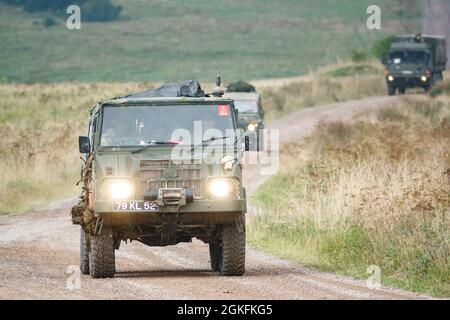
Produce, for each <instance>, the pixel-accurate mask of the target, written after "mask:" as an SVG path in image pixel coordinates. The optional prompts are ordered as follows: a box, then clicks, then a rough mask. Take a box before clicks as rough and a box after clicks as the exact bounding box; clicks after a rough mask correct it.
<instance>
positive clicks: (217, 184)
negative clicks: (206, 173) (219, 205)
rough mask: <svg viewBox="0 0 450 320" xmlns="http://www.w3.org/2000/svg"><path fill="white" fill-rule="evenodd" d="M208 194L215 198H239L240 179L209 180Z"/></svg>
mask: <svg viewBox="0 0 450 320" xmlns="http://www.w3.org/2000/svg"><path fill="white" fill-rule="evenodd" d="M208 194H209V195H210V196H211V197H213V198H222V199H224V198H238V197H239V181H238V180H237V179H233V178H232V179H230V178H213V179H210V180H209V182H208Z"/></svg>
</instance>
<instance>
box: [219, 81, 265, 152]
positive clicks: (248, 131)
mask: <svg viewBox="0 0 450 320" xmlns="http://www.w3.org/2000/svg"><path fill="white" fill-rule="evenodd" d="M224 97H227V98H229V99H232V100H234V104H235V106H236V108H237V109H238V111H239V115H238V127H239V128H240V129H242V130H244V132H245V135H246V136H248V137H249V139H250V150H254V151H260V150H263V149H264V134H263V133H264V131H263V129H264V109H263V107H262V102H261V95H260V94H259V93H258V92H256V89H255V87H254V86H252V85H251V84H249V83H247V82H243V81H238V82H235V83H231V84H229V85H228V87H227V90H226V92H225V95H224Z"/></svg>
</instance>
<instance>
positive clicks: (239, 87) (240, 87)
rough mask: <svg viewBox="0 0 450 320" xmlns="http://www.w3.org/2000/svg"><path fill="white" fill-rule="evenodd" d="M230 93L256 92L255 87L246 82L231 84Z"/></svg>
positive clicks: (228, 88) (228, 89) (229, 86)
mask: <svg viewBox="0 0 450 320" xmlns="http://www.w3.org/2000/svg"><path fill="white" fill-rule="evenodd" d="M227 91H228V92H256V89H255V87H254V86H253V85H251V84H250V83H248V82H245V81H237V82H233V83H230V84H229V85H228V87H227Z"/></svg>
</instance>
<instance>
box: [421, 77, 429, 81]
mask: <svg viewBox="0 0 450 320" xmlns="http://www.w3.org/2000/svg"><path fill="white" fill-rule="evenodd" d="M420 80H422V82H427V81H428V78H427V77H426V76H422V77H421V78H420Z"/></svg>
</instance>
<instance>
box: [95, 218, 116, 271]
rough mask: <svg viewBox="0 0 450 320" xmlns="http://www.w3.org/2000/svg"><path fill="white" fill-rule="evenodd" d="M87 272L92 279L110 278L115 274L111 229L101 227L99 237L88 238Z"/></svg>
mask: <svg viewBox="0 0 450 320" xmlns="http://www.w3.org/2000/svg"><path fill="white" fill-rule="evenodd" d="M89 242H90V250H89V272H90V274H91V277H92V278H111V277H113V276H114V273H115V272H116V267H115V254H114V238H113V232H112V229H110V228H107V227H103V230H102V232H101V234H100V235H96V236H93V235H91V236H90V237H89Z"/></svg>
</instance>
